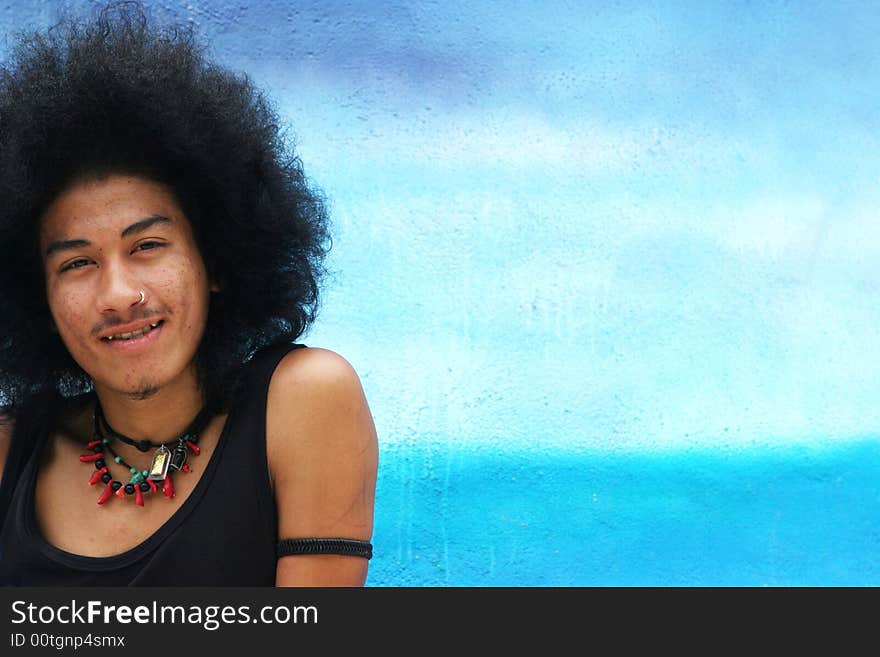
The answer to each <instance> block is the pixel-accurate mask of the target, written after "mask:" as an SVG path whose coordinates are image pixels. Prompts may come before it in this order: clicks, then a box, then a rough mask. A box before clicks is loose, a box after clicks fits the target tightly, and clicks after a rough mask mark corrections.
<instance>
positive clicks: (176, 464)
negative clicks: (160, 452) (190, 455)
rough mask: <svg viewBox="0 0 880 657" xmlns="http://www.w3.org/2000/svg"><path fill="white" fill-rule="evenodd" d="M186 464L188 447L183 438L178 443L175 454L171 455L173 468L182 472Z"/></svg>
mask: <svg viewBox="0 0 880 657" xmlns="http://www.w3.org/2000/svg"><path fill="white" fill-rule="evenodd" d="M184 463H186V445H185V443H184V441H183V438H181V439H180V440H178V441H177V445H175V447H174V452H172V454H171V467H172V468H174V469H175V470H180V469H181V468H182V467H183V464H184Z"/></svg>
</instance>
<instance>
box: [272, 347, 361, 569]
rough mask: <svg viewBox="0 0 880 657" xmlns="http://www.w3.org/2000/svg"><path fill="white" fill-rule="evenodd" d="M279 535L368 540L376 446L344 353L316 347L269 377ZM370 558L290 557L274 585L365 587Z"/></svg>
mask: <svg viewBox="0 0 880 657" xmlns="http://www.w3.org/2000/svg"><path fill="white" fill-rule="evenodd" d="M266 449H267V455H268V460H269V472H270V477H271V478H272V482H273V487H274V491H275V500H276V504H277V508H278V537H279V538H281V539H283V538H348V539H357V540H365V541H368V540H370V538H371V537H372V533H373V506H374V501H375V492H376V473H377V467H378V441H377V438H376V428H375V426H374V424H373V418H372V415H371V414H370V409H369V407H368V405H367V400H366V398H365V396H364V392H363V389H362V387H361V383H360V379H359V378H358V375H357V373H356V372H355V371H354V369H353V368H352V366H351V365H350V364H349V363H348V361H346V360H345V359H344V358H342V356H340V355H338V354H336V353H334V352H332V351H329V350H326V349H318V348H308V349H297V350H294V351H292V352H290V353H289V354H287V356H285V357H284V358H283V359H282V360H281V362H280V363H279V364H278V367H277V368H276V369H275V372H274V374H273V376H272V381H271V384H270V386H269V398H268V401H267V417H266ZM366 577H367V560H366V559H364V558H362V557H352V556H341V555H291V556H286V557H282V558H280V559H279V560H278V566H277V571H276V577H275V585H276V586H362V585H363V584H364V582H365V581H366Z"/></svg>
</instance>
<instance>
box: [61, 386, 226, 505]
mask: <svg viewBox="0 0 880 657" xmlns="http://www.w3.org/2000/svg"><path fill="white" fill-rule="evenodd" d="M213 415H214V412H213V410H212V409H211V407H210V405H206V406H205V407H204V408H202V410H201V411H199V413H198V415H196V417H195V419H194V420H193V421H192V422H191V423H190V424H189V426H188V427H187V429H186V431H184V432H183V434H181V435H180V436H178V437H177V438H174V439H172V440H168V441H165V442H162V443H154V442H152V441H149V440H135V439H133V438H130V437H128V436H126V435H124V434H121V433H119V432H118V431H115V430H114V429H113V428H112V427H111V426H110V424H109V423H108V422H107V418H105V417H104V411H103V410H102V409H101V404H100V402H99V400H98V399H97V398H96V399H95V424H94V438H93V439H92V440H91V441H89V442H88V443H87V444H86V449H90V450H92V453H91V454H83V455H81V456H80V457H79V460H80V461H82V462H84V463H94V464H95V472H94V473H93V474H92V477H91V479H89V484H90V485H95V484H96V483H98V482H99V481H101V482H103V483H104V484H106V486H105V488H104V492H103V493H101V496H100V497H99V498H98V504H104V503H105V502H106V501H107V500H108V499H110V496H111V495H114V494H115V495H116V496H117V497H119V498H124V497H125V496H126V495H134V496H135V504H137V505H138V506H143V505H144V493H147V492H153V493H155V492H158V490H159V487H158V486H157V485H156V482H157V481H161V482H162V492H163V494H164V495H165V497H167V498H169V499H170V498H172V497H174V486H173V485H172V483H171V472H172V471H178V472H189V471H190V467H189V464H188V463H187V462H186V457H187V452H188V451H190V452H192V453H193V455H195V456H198V455H199V452H200V450H199V447H198V441H199V436H200V434H201V432H202V431H203V430H204V428H205V427H206V426H207V424H208V422H209V421H210V420H211V418H212V417H213ZM113 440H119V441H120V442H124V443H126V444H128V445H132V446H133V447H136V448H137V449H138V450H139V451H141V452H146V451H148V450H150V449H155V450H156V451H155V452H154V454H153V458H152V460H151V462H150V468H149V469H148V470H138V468H135V467H133V466H131V465H130V464H128V463H126V462H125V461H124V460H123V459H122V457H121V456H119V455H118V454H117V453H116V451H115V450H114V449H113V447H112V446H111V444H110V443H111V441H113ZM171 445H174V447H173V449H169V447H170V446H171ZM105 449H106V450H107V451H108V452H109V453H110V455H111V456H112V457H113V460H114V461H115V462H116V463H118V464H119V465H122V466H124V467H125V468H127V469H128V471H129V472H130V473H131V478H130V479H129V481H128V483H124V482H123V481H119V480H116V479H114V478H113V477H112V475H111V474H110V471H109V468H108V466H107V460H106V458H105V455H104V450H105Z"/></svg>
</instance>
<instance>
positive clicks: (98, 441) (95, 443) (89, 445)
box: [86, 439, 101, 449]
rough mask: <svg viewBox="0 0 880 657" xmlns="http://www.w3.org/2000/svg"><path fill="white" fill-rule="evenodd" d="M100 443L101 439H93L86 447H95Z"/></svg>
mask: <svg viewBox="0 0 880 657" xmlns="http://www.w3.org/2000/svg"><path fill="white" fill-rule="evenodd" d="M100 444H101V440H100V439H98V440H93V441H91V442H90V443H89V444H88V445H86V449H91V448H92V447H94V446H95V445H100Z"/></svg>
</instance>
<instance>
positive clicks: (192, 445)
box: [186, 440, 201, 456]
mask: <svg viewBox="0 0 880 657" xmlns="http://www.w3.org/2000/svg"><path fill="white" fill-rule="evenodd" d="M186 446H187V447H189V448H190V450H192V453H193V454H195V455H196V456H198V455H199V454H200V453H201V450H200V449H199V446H198V445H196V444H195V443H194V442H193V441H191V440H187V441H186Z"/></svg>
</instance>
